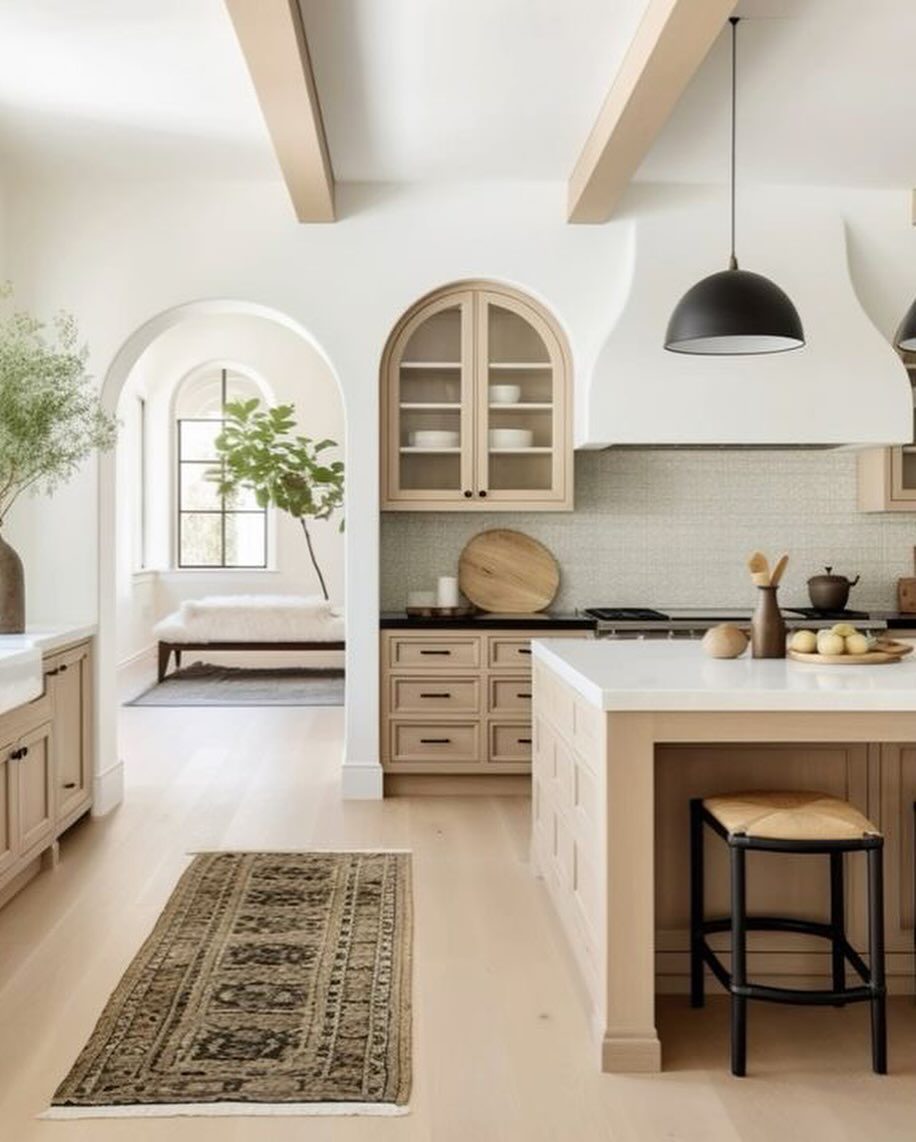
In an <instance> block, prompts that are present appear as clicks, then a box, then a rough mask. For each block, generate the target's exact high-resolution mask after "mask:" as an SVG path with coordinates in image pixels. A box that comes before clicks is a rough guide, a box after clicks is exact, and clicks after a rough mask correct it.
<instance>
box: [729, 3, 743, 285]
mask: <svg viewBox="0 0 916 1142" xmlns="http://www.w3.org/2000/svg"><path fill="white" fill-rule="evenodd" d="M740 19H741V17H740V16H730V17H729V20H728V22H729V23H730V24H731V26H732V147H731V150H732V159H731V254H730V255H729V259H728V268H729V269H730V270H737V268H738V259H737V258H736V257H735V118H736V115H735V109H736V106H737V102H738V100H737V87H738V85H737V70H738V64H737V57H738V21H739V20H740Z"/></svg>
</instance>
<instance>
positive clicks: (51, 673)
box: [45, 666, 60, 678]
mask: <svg viewBox="0 0 916 1142" xmlns="http://www.w3.org/2000/svg"><path fill="white" fill-rule="evenodd" d="M55 674H60V667H59V666H55V667H54V669H53V670H46V671H45V678H53V677H54V675H55Z"/></svg>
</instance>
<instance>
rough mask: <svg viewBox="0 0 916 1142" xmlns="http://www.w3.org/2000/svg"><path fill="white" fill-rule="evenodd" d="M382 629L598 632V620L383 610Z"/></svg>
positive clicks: (543, 614)
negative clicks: (456, 616) (455, 615)
mask: <svg viewBox="0 0 916 1142" xmlns="http://www.w3.org/2000/svg"><path fill="white" fill-rule="evenodd" d="M379 625H380V626H381V628H382V630H395V629H400V628H406V629H410V630H487V629H490V628H492V629H498V630H537V629H541V630H594V629H595V620H594V619H590V618H589V617H588V615H574V614H561V613H557V612H553V611H541V612H539V613H538V614H536V615H491V614H487V613H486V612H484V611H481V612H479V613H478V614H475V615H467V616H465V617H464V618H460V619H446V618H422V619H421V618H413V617H412V616H408V615H406V614H405V613H404V612H403V611H383V612H382V615H381V619H380V624H379Z"/></svg>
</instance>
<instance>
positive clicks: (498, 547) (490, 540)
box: [458, 528, 560, 615]
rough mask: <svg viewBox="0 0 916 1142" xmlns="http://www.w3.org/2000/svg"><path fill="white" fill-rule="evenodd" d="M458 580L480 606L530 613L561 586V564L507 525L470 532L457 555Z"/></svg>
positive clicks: (546, 604)
mask: <svg viewBox="0 0 916 1142" xmlns="http://www.w3.org/2000/svg"><path fill="white" fill-rule="evenodd" d="M458 584H459V586H460V587H461V590H462V591H463V592H464V594H465V595H466V596H467V598H468V599H470V601H471V602H472V603H473V604H474V605H475V606H477V607H479V608H480V609H481V610H482V611H490V612H494V613H497V614H521V615H525V614H533V613H534V612H535V611H543V610H544V609H545V608H546V607H549V606H550V604H551V603H552V602H553V600H554V598H555V597H556V593H557V589H558V587H559V586H560V569H559V567H558V566H557V561H556V560H555V559H554V557H553V556H552V555H551V554H550V552H549V551H548V550H547V548H546V547H545V546H544V545H543V544H542V543H538V541H537V540H536V539H532V538H531V536H530V535H524V534H523V533H522V532H520V531H510V530H509V529H508V528H494V529H493V530H491V531H482V532H480V533H479V534H478V535H475V536H474V538H473V539H471V540H469V541H468V543H467V544H466V545H465V548H464V550H463V551H462V552H461V556H460V558H459V560H458Z"/></svg>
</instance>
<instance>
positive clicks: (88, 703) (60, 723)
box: [44, 642, 92, 835]
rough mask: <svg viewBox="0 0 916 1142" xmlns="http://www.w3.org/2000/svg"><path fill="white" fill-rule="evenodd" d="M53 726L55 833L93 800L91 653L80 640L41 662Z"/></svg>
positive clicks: (81, 813) (61, 830) (81, 812)
mask: <svg viewBox="0 0 916 1142" xmlns="http://www.w3.org/2000/svg"><path fill="white" fill-rule="evenodd" d="M44 675H45V685H46V687H47V690H48V693H49V695H50V697H51V710H52V715H53V726H54V761H55V764H54V776H55V782H56V798H57V811H56V831H57V833H58V835H59V834H60V833H62V832H63V831H64V830H65V829H67V828H68V827H69V826H70V825H72V824H73V822H74V821H75V820H76V819H77V818H78V817H81V816H82V815H83V813H85V812H86V810H87V809H89V807H90V805H91V803H92V655H91V645H90V644H89V643H88V642H83V643H79V644H78V645H77V646H72V647H69V648H68V649H66V650H62V651H60V652H59V653H57V654H52V655H49V656H48V657H47V658H45V662H44Z"/></svg>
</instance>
